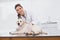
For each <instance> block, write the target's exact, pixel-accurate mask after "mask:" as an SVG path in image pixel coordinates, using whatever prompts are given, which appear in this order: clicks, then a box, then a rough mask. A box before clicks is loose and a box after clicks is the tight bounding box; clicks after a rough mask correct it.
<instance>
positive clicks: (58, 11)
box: [0, 0, 60, 33]
mask: <svg viewBox="0 0 60 40" xmlns="http://www.w3.org/2000/svg"><path fill="white" fill-rule="evenodd" d="M17 3H20V4H21V5H22V6H23V7H24V9H25V10H27V11H28V12H31V13H32V15H33V16H35V17H37V19H36V20H37V21H39V24H41V23H46V22H47V21H53V22H58V26H57V28H58V30H60V0H17V1H16V0H0V32H3V33H4V32H6V31H7V32H8V31H12V30H15V29H16V28H17V25H16V20H17V13H16V11H15V9H14V6H15V4H17ZM49 19H50V20H49Z"/></svg>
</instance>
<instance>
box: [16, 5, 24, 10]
mask: <svg viewBox="0 0 60 40" xmlns="http://www.w3.org/2000/svg"><path fill="white" fill-rule="evenodd" d="M18 6H20V7H22V6H21V4H16V5H15V9H16V7H18ZM22 8H23V7H22Z"/></svg>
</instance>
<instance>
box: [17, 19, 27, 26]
mask: <svg viewBox="0 0 60 40" xmlns="http://www.w3.org/2000/svg"><path fill="white" fill-rule="evenodd" d="M25 22H26V21H25V19H22V18H19V19H18V21H17V24H18V25H19V26H22V25H23V24H24V23H25Z"/></svg>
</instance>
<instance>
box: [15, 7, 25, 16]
mask: <svg viewBox="0 0 60 40" xmlns="http://www.w3.org/2000/svg"><path fill="white" fill-rule="evenodd" d="M16 11H17V13H18V14H20V15H24V10H23V8H22V7H20V6H17V7H16Z"/></svg>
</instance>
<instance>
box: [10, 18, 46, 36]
mask: <svg viewBox="0 0 60 40" xmlns="http://www.w3.org/2000/svg"><path fill="white" fill-rule="evenodd" d="M17 24H18V26H19V28H17V30H16V31H15V32H9V33H10V34H25V33H27V35H32V34H47V32H45V31H44V30H43V29H42V28H41V27H39V26H38V25H35V24H32V23H29V24H28V23H26V21H25V19H23V18H19V19H18V21H17Z"/></svg>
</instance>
